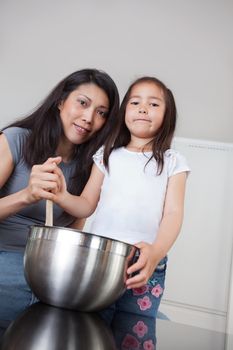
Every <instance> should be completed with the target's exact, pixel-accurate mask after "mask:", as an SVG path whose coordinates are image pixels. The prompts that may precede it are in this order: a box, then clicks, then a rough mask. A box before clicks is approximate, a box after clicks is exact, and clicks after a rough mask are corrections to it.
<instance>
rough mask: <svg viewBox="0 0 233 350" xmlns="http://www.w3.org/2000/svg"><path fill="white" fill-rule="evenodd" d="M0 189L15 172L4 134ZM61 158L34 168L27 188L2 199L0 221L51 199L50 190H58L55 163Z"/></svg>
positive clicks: (0, 148)
mask: <svg viewBox="0 0 233 350" xmlns="http://www.w3.org/2000/svg"><path fill="white" fill-rule="evenodd" d="M0 160H1V161H0V188H2V187H3V186H4V185H5V183H6V182H7V181H8V179H9V177H10V176H11V174H12V173H13V171H14V162H13V158H12V154H11V151H10V148H9V145H8V142H7V139H6V137H5V135H4V134H0ZM60 161H61V158H60V157H57V158H53V159H48V160H47V162H45V163H44V164H42V165H35V166H33V168H32V172H31V175H30V180H29V184H28V186H27V187H26V188H24V189H22V190H20V191H18V192H16V193H14V194H11V195H9V196H6V197H3V198H0V220H3V219H5V218H6V217H8V216H10V215H13V214H15V213H17V212H18V211H20V210H21V209H23V208H25V207H27V206H28V205H30V204H32V203H35V202H37V201H38V200H40V199H42V198H43V199H47V198H48V199H49V197H50V193H49V192H48V190H54V191H56V190H57V182H58V175H57V174H56V173H52V172H53V171H56V165H55V164H54V162H60Z"/></svg>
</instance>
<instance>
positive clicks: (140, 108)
mask: <svg viewBox="0 0 233 350" xmlns="http://www.w3.org/2000/svg"><path fill="white" fill-rule="evenodd" d="M139 113H147V109H146V108H145V107H144V106H140V107H139Z"/></svg>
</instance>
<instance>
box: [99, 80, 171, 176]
mask: <svg viewBox="0 0 233 350" xmlns="http://www.w3.org/2000/svg"><path fill="white" fill-rule="evenodd" d="M145 82H149V83H154V84H155V85H156V86H158V87H159V88H160V89H161V90H162V92H163V96H164V100H165V113H164V119H163V122H162V125H161V126H160V128H159V129H158V131H157V132H156V134H155V136H154V139H153V141H152V152H153V155H152V157H151V158H150V159H149V161H150V160H151V159H152V158H153V157H154V158H155V159H156V161H157V163H158V174H161V172H162V171H163V165H164V152H165V151H166V150H167V149H169V148H170V147H171V142H172V138H173V135H174V132H175V127H176V119H177V113H176V104H175V100H174V96H173V94H172V92H171V91H170V90H169V89H168V88H167V87H166V86H165V84H164V83H162V82H161V81H160V80H159V79H157V78H155V77H149V76H145V77H142V78H139V79H137V80H136V81H135V82H133V83H132V84H131V85H130V87H129V89H128V90H127V92H126V94H125V96H124V98H123V101H122V103H121V106H120V111H119V114H118V118H117V120H116V127H115V128H114V129H113V130H112V133H111V134H110V135H109V137H108V139H107V140H106V142H105V150H104V164H105V166H106V167H107V168H108V159H109V156H110V153H111V152H112V150H113V149H116V148H119V147H122V146H127V145H128V143H129V142H130V139H131V136H130V132H129V130H128V128H127V126H126V124H125V111H126V106H127V103H128V101H129V98H130V94H131V91H132V89H133V87H134V86H136V85H138V84H140V83H145Z"/></svg>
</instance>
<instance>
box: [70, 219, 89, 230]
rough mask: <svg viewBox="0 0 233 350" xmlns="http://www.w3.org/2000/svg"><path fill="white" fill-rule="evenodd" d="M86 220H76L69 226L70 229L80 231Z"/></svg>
mask: <svg viewBox="0 0 233 350" xmlns="http://www.w3.org/2000/svg"><path fill="white" fill-rule="evenodd" d="M85 222H86V219H76V220H75V221H74V222H72V224H70V225H69V227H70V228H74V229H76V230H82V229H83V227H84V225H85Z"/></svg>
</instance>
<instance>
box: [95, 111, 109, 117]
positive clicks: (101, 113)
mask: <svg viewBox="0 0 233 350" xmlns="http://www.w3.org/2000/svg"><path fill="white" fill-rule="evenodd" d="M97 114H98V115H100V116H101V117H103V118H106V117H107V115H108V112H106V111H101V110H99V111H97Z"/></svg>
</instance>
